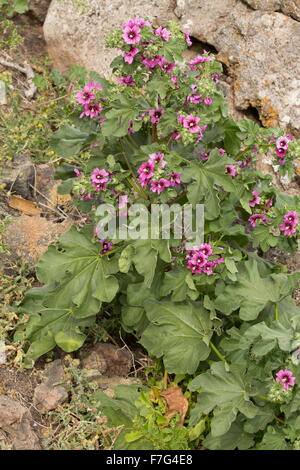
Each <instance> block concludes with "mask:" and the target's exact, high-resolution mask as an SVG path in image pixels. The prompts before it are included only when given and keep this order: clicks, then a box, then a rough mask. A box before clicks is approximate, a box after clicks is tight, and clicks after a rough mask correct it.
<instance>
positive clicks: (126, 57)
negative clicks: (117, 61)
mask: <svg viewBox="0 0 300 470" xmlns="http://www.w3.org/2000/svg"><path fill="white" fill-rule="evenodd" d="M138 53H139V49H138V48H137V47H132V48H131V49H130V51H129V52H124V61H125V62H127V64H132V62H133V59H134V58H135V56H136V55H137V54H138Z"/></svg>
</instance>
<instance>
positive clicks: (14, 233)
mask: <svg viewBox="0 0 300 470" xmlns="http://www.w3.org/2000/svg"><path fill="white" fill-rule="evenodd" d="M71 225H72V222H71V221H69V220H65V221H64V222H62V223H59V224H56V223H54V222H51V221H50V220H47V219H45V218H43V217H37V216H28V215H22V216H20V217H15V218H14V219H13V221H12V222H11V223H10V224H9V225H8V227H7V229H6V231H5V234H4V237H3V239H4V243H5V244H6V246H7V248H8V250H9V251H10V252H11V254H13V255H15V256H17V257H20V258H21V259H23V260H24V261H26V262H27V263H29V264H30V265H35V264H36V263H37V262H38V260H39V259H40V257H41V256H42V255H43V254H44V253H45V251H46V250H47V248H48V246H49V245H50V244H51V243H54V242H55V241H57V240H58V238H59V237H60V236H61V235H63V233H65V232H67V231H68V230H69V229H70V228H71Z"/></svg>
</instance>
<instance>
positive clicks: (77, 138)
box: [50, 124, 90, 157]
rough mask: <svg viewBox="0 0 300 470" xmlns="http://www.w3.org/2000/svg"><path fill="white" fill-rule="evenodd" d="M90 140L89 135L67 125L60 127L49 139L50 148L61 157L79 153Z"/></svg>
mask: <svg viewBox="0 0 300 470" xmlns="http://www.w3.org/2000/svg"><path fill="white" fill-rule="evenodd" d="M89 139H90V134H89V133H88V132H84V131H82V130H80V129H77V128H76V127H71V126H69V125H67V124H66V125H64V126H62V127H61V128H60V129H59V130H58V131H56V132H55V133H54V134H53V135H52V138H51V142H50V146H51V148H52V149H53V150H54V151H55V152H56V153H57V154H58V155H60V156H62V157H72V156H73V155H76V154H77V153H79V152H80V151H81V150H82V148H83V146H84V145H85V144H86V143H87V142H88V140H89Z"/></svg>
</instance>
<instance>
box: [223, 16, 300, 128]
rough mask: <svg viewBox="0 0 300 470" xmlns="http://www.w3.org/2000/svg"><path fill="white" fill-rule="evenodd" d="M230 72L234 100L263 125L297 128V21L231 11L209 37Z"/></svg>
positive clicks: (299, 29)
mask: <svg viewBox="0 0 300 470" xmlns="http://www.w3.org/2000/svg"><path fill="white" fill-rule="evenodd" d="M214 45H215V47H216V48H217V49H218V50H219V51H220V52H219V54H218V58H219V59H220V60H221V62H224V63H225V64H226V65H227V67H228V69H229V73H230V74H231V76H232V77H233V90H234V103H235V107H237V108H238V109H240V110H247V109H248V108H251V107H252V108H256V109H257V110H258V113H259V117H260V120H261V121H262V124H263V125H264V126H265V127H273V126H282V127H285V128H288V129H290V130H293V129H300V105H299V102H300V80H299V72H300V70H298V68H299V69H300V64H299V60H298V57H299V54H300V27H299V23H298V22H296V21H295V20H292V19H291V18H289V17H286V16H284V15H282V14H281V13H268V12H266V13H263V12H261V11H252V12H250V13H248V14H245V15H240V14H237V13H236V12H232V13H231V14H230V15H229V17H228V18H227V22H226V25H224V26H223V27H221V28H220V29H219V30H218V32H217V34H216V35H215V38H214Z"/></svg>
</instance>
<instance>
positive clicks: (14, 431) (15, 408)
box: [0, 395, 41, 450]
mask: <svg viewBox="0 0 300 470" xmlns="http://www.w3.org/2000/svg"><path fill="white" fill-rule="evenodd" d="M32 425H33V420H32V416H31V413H30V411H29V410H28V409H27V408H25V407H24V406H22V405H21V404H20V403H19V402H18V401H16V400H13V399H11V398H9V397H7V396H5V395H0V430H1V431H2V434H3V433H4V434H5V435H6V436H7V438H8V439H9V441H11V442H12V447H13V449H14V450H40V449H41V446H40V443H39V439H38V437H37V435H36V434H35V432H34V431H33V429H32Z"/></svg>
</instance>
